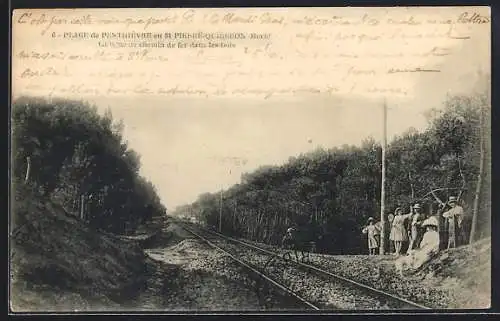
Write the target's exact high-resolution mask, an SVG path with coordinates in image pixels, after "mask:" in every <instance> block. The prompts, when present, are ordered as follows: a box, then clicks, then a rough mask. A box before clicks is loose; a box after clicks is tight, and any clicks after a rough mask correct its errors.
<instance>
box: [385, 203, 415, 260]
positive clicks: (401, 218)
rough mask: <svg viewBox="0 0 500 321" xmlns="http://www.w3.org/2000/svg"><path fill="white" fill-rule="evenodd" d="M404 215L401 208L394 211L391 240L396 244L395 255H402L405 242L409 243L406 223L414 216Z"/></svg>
mask: <svg viewBox="0 0 500 321" xmlns="http://www.w3.org/2000/svg"><path fill="white" fill-rule="evenodd" d="M402 213H403V210H402V209H401V208H400V207H398V208H396V210H395V211H394V219H393V220H392V228H391V234H390V235H389V240H391V241H393V242H394V248H395V252H394V255H401V248H402V247H403V242H406V241H408V233H407V232H406V228H405V221H406V219H408V218H409V217H410V216H411V215H412V213H409V214H405V215H402Z"/></svg>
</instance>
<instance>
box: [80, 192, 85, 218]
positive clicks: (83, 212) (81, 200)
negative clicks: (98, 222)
mask: <svg viewBox="0 0 500 321" xmlns="http://www.w3.org/2000/svg"><path fill="white" fill-rule="evenodd" d="M84 206H85V195H84V194H82V195H81V196H80V219H81V220H82V221H83V220H84V219H85V217H84V215H85V210H84Z"/></svg>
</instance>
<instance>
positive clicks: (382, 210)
mask: <svg viewBox="0 0 500 321" xmlns="http://www.w3.org/2000/svg"><path fill="white" fill-rule="evenodd" d="M382 123H383V130H382V179H381V188H380V224H381V225H382V226H381V231H380V251H379V252H380V255H383V254H385V234H386V231H385V230H386V228H385V227H386V226H385V149H386V145H387V102H386V99H385V98H384V105H383V120H382Z"/></svg>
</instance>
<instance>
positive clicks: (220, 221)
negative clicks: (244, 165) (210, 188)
mask: <svg viewBox="0 0 500 321" xmlns="http://www.w3.org/2000/svg"><path fill="white" fill-rule="evenodd" d="M219 233H222V187H221V189H220V207H219Z"/></svg>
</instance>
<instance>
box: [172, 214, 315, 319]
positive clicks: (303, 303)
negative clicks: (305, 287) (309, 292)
mask: <svg viewBox="0 0 500 321" xmlns="http://www.w3.org/2000/svg"><path fill="white" fill-rule="evenodd" d="M181 226H182V228H184V229H185V230H186V231H188V232H189V233H191V234H193V235H194V236H196V237H197V238H199V239H201V240H202V241H204V242H205V243H207V244H208V245H210V246H212V247H213V248H215V249H217V250H219V251H221V252H223V253H225V254H226V255H227V256H229V257H230V258H231V259H233V260H234V261H235V262H237V263H238V264H240V265H241V266H243V267H245V268H246V269H247V270H248V271H249V272H251V273H253V274H255V275H256V276H258V277H259V278H261V279H262V280H264V281H265V282H268V283H269V284H270V285H271V286H272V287H274V288H275V289H277V290H278V291H280V292H281V293H282V294H284V295H287V296H289V297H291V298H293V299H295V300H296V302H297V305H299V306H302V307H303V308H306V309H312V310H320V308H319V307H317V306H316V305H314V304H313V303H311V302H309V301H308V300H306V299H304V298H303V297H301V296H300V295H298V294H297V293H296V292H294V291H293V290H292V289H290V288H288V287H287V286H285V285H283V284H281V283H280V282H278V281H276V280H274V279H273V278H271V277H269V276H268V275H266V274H265V273H262V272H261V271H259V270H258V268H257V267H255V266H253V265H252V264H249V263H247V262H245V261H243V260H241V259H239V258H238V257H237V256H235V255H233V253H231V252H229V251H227V250H226V249H224V248H222V247H221V246H219V245H217V244H215V243H214V242H213V241H211V240H209V239H207V238H206V237H204V236H202V235H200V234H198V233H196V232H195V231H193V230H192V229H190V228H188V227H186V226H185V225H184V224H181Z"/></svg>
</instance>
